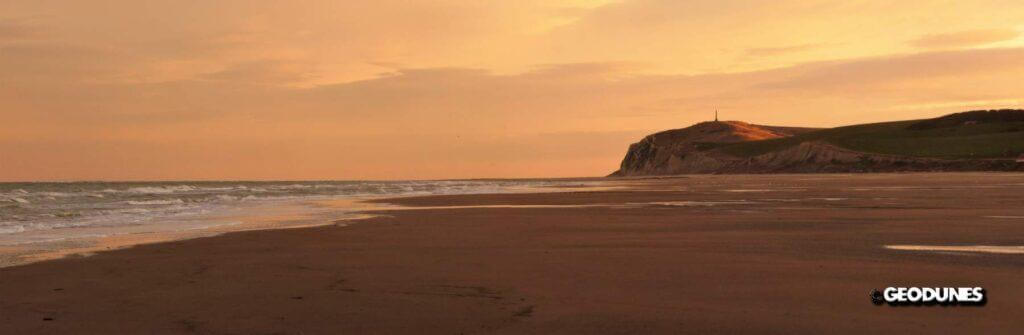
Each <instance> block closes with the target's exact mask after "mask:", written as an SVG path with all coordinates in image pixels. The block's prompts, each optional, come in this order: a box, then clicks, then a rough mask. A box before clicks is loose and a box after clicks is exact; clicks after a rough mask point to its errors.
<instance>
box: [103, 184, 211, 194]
mask: <svg viewBox="0 0 1024 335" xmlns="http://www.w3.org/2000/svg"><path fill="white" fill-rule="evenodd" d="M195 190H196V188H195V187H193V186H189V185H175V186H143V187H132V188H129V189H127V190H125V191H124V192H128V193H141V194H170V193H175V192H188V191H195ZM115 192H116V191H115Z"/></svg>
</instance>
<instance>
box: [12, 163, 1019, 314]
mask: <svg viewBox="0 0 1024 335" xmlns="http://www.w3.org/2000/svg"><path fill="white" fill-rule="evenodd" d="M617 185H620V186H623V187H621V188H612V189H602V190H582V191H579V192H558V193H528V194H522V193H512V194H485V195H446V196H424V197H404V198H395V199H381V200H375V202H376V203H382V204H389V205H392V206H394V207H383V208H381V209H379V210H374V211H371V212H368V214H375V215H376V216H375V217H372V218H368V219H361V220H356V221H346V222H345V225H344V226H342V225H327V226H320V227H309V228H299V229H287V230H260V231H245V232H236V233H228V234H224V235H220V236H214V237H205V238H197V239H190V240H183V241H173V242H166V243H157V244H147V245H140V246H135V247H131V248H127V249H121V250H114V251H109V252H100V253H98V254H96V255H94V256H89V257H68V258H63V259H58V260H51V261H45V262H39V263H33V264H28V265H23V266H16V267H8V268H2V269H0V333H5V334H36V333H93V334H95V333H200V334H334V333H444V334H457V333H467V334H468V333H512V334H521V333H534V334H536V333H589V334H593V333H607V334H617V333H711V332H714V333H871V332H887V333H889V332H891V333H895V332H911V333H926V332H940V333H949V332H979V333H992V334H994V333H1007V334H1009V333H1016V332H1019V330H1020V329H1021V328H1022V327H1024V321H1022V320H1024V289H1022V288H1021V286H1020V282H1021V276H1022V275H1024V258H1022V256H1021V255H1020V254H1019V253H1009V252H1002V253H999V252H985V251H986V250H1006V249H999V248H995V249H992V248H973V249H972V248H965V246H967V247H971V246H988V247H1010V248H1011V249H1009V250H1016V249H1013V248H1016V247H1019V246H1022V245H1024V175H1022V174H999V173H942V174H866V175H775V176H772V175H750V176H687V177H678V178H661V179H636V180H623V181H619V182H617ZM395 205H398V206H395ZM887 246H898V247H897V248H895V249H894V248H888V247H887ZM907 246H911V247H907ZM929 246H932V248H929ZM951 246H952V247H951ZM958 246H959V247H958ZM888 286H939V287H947V286H972V287H973V286H980V287H984V288H985V289H986V292H987V295H988V301H987V303H986V304H985V305H984V306H950V307H940V306H907V307H890V306H876V305H873V304H872V303H871V301H870V299H869V292H870V291H871V290H872V289H882V288H884V287H888Z"/></svg>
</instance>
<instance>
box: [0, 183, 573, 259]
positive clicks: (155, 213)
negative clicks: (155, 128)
mask: <svg viewBox="0 0 1024 335" xmlns="http://www.w3.org/2000/svg"><path fill="white" fill-rule="evenodd" d="M584 183H586V182H584V181H572V180H528V179H526V180H504V179H503V180H434V181H175V182H38V183H36V182H33V183H0V249H2V248H4V247H12V246H26V245H31V244H45V243H53V242H66V241H73V240H80V239H97V238H103V237H109V236H115V235H126V234H131V235H138V234H145V233H160V232H175V231H190V230H202V229H210V228H224V227H229V226H232V225H239V224H241V223H242V221H243V220H240V219H239V217H240V215H242V214H245V213H263V214H267V215H281V214H282V213H281V212H283V211H287V213H286V214H288V215H289V216H290V217H298V216H301V215H299V214H311V213H319V214H323V213H325V212H329V213H331V215H333V216H324V215H318V216H315V218H316V219H317V220H321V221H323V220H329V219H333V218H337V217H341V216H343V215H344V214H345V213H343V212H340V211H338V210H330V211H327V210H324V209H323V207H322V206H316V204H317V203H318V202H322V201H326V200H338V199H365V198H374V197H400V196H415V195H440V194H475V193H507V192H522V191H529V190H537V189H551V188H558V187H573V186H578V185H581V184H584ZM306 217H310V215H306Z"/></svg>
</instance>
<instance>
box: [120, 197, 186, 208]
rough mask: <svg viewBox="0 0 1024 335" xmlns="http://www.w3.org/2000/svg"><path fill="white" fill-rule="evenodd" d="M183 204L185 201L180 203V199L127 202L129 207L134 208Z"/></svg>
mask: <svg viewBox="0 0 1024 335" xmlns="http://www.w3.org/2000/svg"><path fill="white" fill-rule="evenodd" d="M184 203H185V201H182V200H181V199H171V200H145V201H128V204H129V205H136V206H148V205H180V204H184Z"/></svg>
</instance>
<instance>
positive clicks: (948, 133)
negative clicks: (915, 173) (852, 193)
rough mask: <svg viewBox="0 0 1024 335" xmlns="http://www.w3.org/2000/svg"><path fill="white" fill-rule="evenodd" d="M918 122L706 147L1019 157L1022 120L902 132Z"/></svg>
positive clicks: (748, 152)
mask: <svg viewBox="0 0 1024 335" xmlns="http://www.w3.org/2000/svg"><path fill="white" fill-rule="evenodd" d="M917 122H920V120H913V121H898V122H886V123H874V124H863V125H855V126H848V127H839V128H831V129H824V130H819V131H813V132H809V133H804V134H800V135H796V136H793V137H786V138H778V139H771V140H763V141H752V142H741V143H722V144H718V145H716V146H713V147H711V146H709V147H708V149H709V150H710V149H716V150H720V151H722V152H725V153H728V154H732V155H736V156H740V157H750V156H756V155H760V154H764V153H768V152H772V151H776V150H782V149H785V148H788V147H791V146H795V145H798V144H800V143H802V142H807V141H824V142H827V143H831V144H834V145H836V146H839V147H842V148H847V149H851V150H855V151H862V152H868V153H879V154H892V155H903V156H915V157H936V158H998V157H1017V155H1020V154H1021V153H1024V122H999V123H979V124H970V125H958V126H952V127H943V128H932V129H922V130H911V129H907V127H908V126H910V125H911V124H914V123H917Z"/></svg>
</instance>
